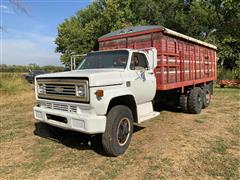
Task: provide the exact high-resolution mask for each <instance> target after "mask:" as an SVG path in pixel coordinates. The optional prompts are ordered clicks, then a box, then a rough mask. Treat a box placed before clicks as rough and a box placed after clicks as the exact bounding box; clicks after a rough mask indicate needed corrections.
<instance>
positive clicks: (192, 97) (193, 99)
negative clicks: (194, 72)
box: [188, 87, 203, 114]
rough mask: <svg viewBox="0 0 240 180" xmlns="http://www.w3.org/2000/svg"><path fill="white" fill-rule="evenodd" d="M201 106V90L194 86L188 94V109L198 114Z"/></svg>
mask: <svg viewBox="0 0 240 180" xmlns="http://www.w3.org/2000/svg"><path fill="white" fill-rule="evenodd" d="M202 107H203V91H202V89H201V88H200V87H194V88H193V89H192V90H191V91H190V94H189V99H188V109H189V112H190V113H192V114H199V113H200V112H201V110H202Z"/></svg>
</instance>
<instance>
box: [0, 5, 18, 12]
mask: <svg viewBox="0 0 240 180" xmlns="http://www.w3.org/2000/svg"><path fill="white" fill-rule="evenodd" d="M0 10H1V11H2V12H3V13H4V14H15V13H14V11H13V10H12V9H10V8H9V7H8V6H5V5H0Z"/></svg>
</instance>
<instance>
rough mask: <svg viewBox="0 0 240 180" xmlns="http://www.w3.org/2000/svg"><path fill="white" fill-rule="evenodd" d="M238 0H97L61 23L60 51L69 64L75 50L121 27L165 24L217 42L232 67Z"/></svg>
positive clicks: (91, 46) (239, 18) (239, 12)
mask: <svg viewBox="0 0 240 180" xmlns="http://www.w3.org/2000/svg"><path fill="white" fill-rule="evenodd" d="M239 6H240V3H239V1H238V0H208V1H206V0H168V1H165V0H138V1H135V0H128V1H122V0H97V1H94V2H93V3H92V4H90V5H89V6H88V7H86V8H85V9H82V10H80V11H79V12H77V13H76V15H75V16H73V17H71V18H69V19H66V20H65V21H64V22H63V23H61V24H60V25H59V27H58V36H57V38H56V41H55V42H56V45H57V48H56V51H57V52H60V53H62V56H61V61H62V62H63V63H64V64H68V63H69V61H70V56H71V54H85V53H87V52H89V51H91V50H97V49H98V43H97V38H98V37H100V36H101V35H104V34H106V33H108V32H111V31H114V30H116V29H119V28H123V27H127V26H135V25H163V26H165V27H168V28H170V29H173V30H176V31H178V32H180V33H183V34H186V35H189V36H192V37H195V38H197V39H200V40H203V41H207V42H210V43H213V44H215V45H217V46H218V48H219V53H218V54H219V59H220V61H221V60H222V61H223V60H225V61H224V64H225V66H226V67H228V68H234V67H236V66H237V65H238V64H240V63H239V59H240V57H239V42H240V38H239V33H238V27H239V26H240V7H239Z"/></svg>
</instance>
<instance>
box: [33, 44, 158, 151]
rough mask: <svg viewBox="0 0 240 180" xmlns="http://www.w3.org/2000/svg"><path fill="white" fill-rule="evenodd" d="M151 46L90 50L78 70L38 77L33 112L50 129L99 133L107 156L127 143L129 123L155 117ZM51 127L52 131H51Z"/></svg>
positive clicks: (153, 49)
mask: <svg viewBox="0 0 240 180" xmlns="http://www.w3.org/2000/svg"><path fill="white" fill-rule="evenodd" d="M156 65H157V51H156V49H155V48H148V49H142V50H136V49H135V50H132V49H118V50H109V51H97V52H92V53H89V54H88V55H87V56H86V57H85V59H84V60H83V61H82V62H81V64H80V65H79V67H78V68H77V69H76V70H73V71H68V72H61V73H51V74H44V75H39V76H37V77H36V81H35V82H36V83H35V94H36V99H37V105H36V106H35V107H34V116H35V119H37V120H38V121H40V122H43V123H46V124H49V125H50V126H51V127H52V126H53V127H57V128H62V129H68V130H73V131H79V132H83V133H87V134H98V133H101V134H102V144H103V147H104V149H105V151H106V153H107V154H108V155H110V156H118V155H121V154H123V153H124V152H125V151H126V149H127V148H128V146H129V143H130V141H131V137H132V133H133V123H141V122H143V121H145V120H148V119H151V118H153V117H155V116H157V115H158V114H159V113H158V112H154V111H153V105H152V100H153V98H154V96H155V93H156V78H155V75H154V68H155V67H156ZM55 129H56V128H54V129H53V130H55Z"/></svg>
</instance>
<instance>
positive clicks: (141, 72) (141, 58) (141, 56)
mask: <svg viewBox="0 0 240 180" xmlns="http://www.w3.org/2000/svg"><path fill="white" fill-rule="evenodd" d="M137 61H138V62H137ZM129 80H130V90H131V91H132V93H133V94H134V95H135V100H136V101H137V104H143V103H146V102H150V101H152V99H153V98H154V96H155V93H156V78H155V75H154V73H153V69H151V68H150V67H149V62H148V60H147V56H146V54H145V53H144V52H133V53H132V56H131V61H130V65H129Z"/></svg>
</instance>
